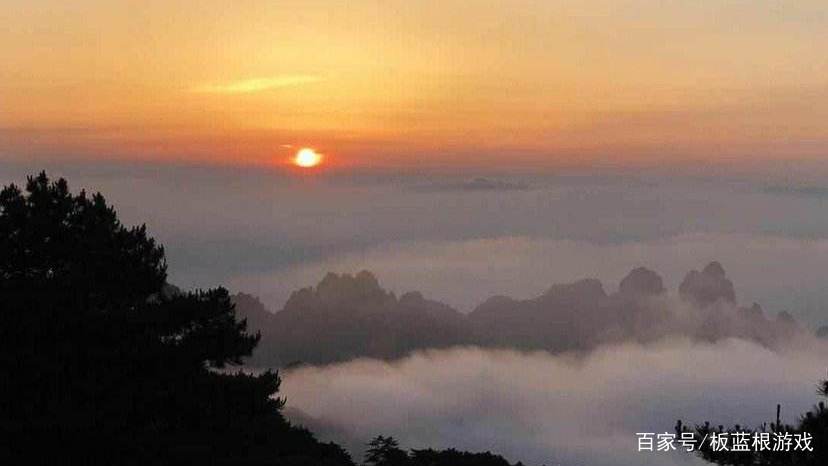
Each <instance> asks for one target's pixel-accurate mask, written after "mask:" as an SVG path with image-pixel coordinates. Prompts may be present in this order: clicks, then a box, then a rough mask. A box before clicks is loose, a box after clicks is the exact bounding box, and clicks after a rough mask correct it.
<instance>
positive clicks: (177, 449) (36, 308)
mask: <svg viewBox="0 0 828 466" xmlns="http://www.w3.org/2000/svg"><path fill="white" fill-rule="evenodd" d="M245 328H246V324H245V322H244V321H238V320H237V319H236V316H235V311H234V308H233V305H232V304H231V303H230V299H229V296H228V293H227V291H226V290H224V289H222V288H218V289H214V290H208V291H199V292H194V293H177V292H174V291H173V289H172V287H170V286H168V285H166V262H165V258H164V250H163V248H162V247H161V246H159V245H158V244H156V242H155V241H154V240H153V239H152V238H151V237H149V236H148V234H147V231H146V228H145V227H144V226H140V227H133V228H127V227H125V226H123V225H122V224H121V223H120V222H119V220H118V218H117V215H116V213H115V211H114V210H113V208H112V207H110V206H109V205H107V203H106V202H105V200H104V198H103V197H102V196H101V195H100V194H96V195H94V196H87V194H86V193H84V192H81V193H80V194H78V195H72V194H71V193H70V192H69V189H68V186H67V183H66V181H65V180H63V179H61V180H58V181H56V182H51V181H50V180H49V179H48V177H47V176H46V174H45V173H41V174H40V175H39V176H37V177H30V178H29V179H28V182H27V185H26V188H25V190H21V189H20V188H18V187H17V186H14V185H11V186H8V187H5V188H4V189H3V190H2V192H0V371H2V372H0V395H1V396H0V403H2V404H0V463H1V464H43V463H51V464H79V463H84V464H98V463H100V464H171V463H175V464H181V463H188V464H189V463H201V464H204V463H210V464H221V463H225V464H226V463H232V464H279V465H311V464H312V465H350V464H353V463H352V462H351V460H350V458H349V457H348V455H347V454H346V453H345V452H344V450H342V449H341V448H339V447H338V446H336V445H333V444H322V443H320V442H318V441H316V440H315V439H314V437H313V436H312V435H311V434H310V433H309V432H308V431H306V430H304V429H299V428H296V427H294V426H291V425H290V424H289V423H288V422H287V421H286V420H285V418H284V417H283V416H282V414H281V413H280V409H281V407H282V405H283V403H284V401H283V400H281V399H278V398H275V397H274V394H276V393H277V392H278V389H279V383H280V380H279V377H278V374H277V373H273V372H265V373H263V374H260V375H247V374H244V373H242V372H238V371H237V372H232V371H230V370H229V368H230V367H232V366H236V365H239V364H241V362H242V358H244V357H245V356H248V355H249V354H250V353H251V351H252V349H253V348H254V347H255V345H256V343H257V342H258V339H259V336H258V335H250V334H248V333H246V332H245Z"/></svg>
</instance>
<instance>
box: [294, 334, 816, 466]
mask: <svg viewBox="0 0 828 466" xmlns="http://www.w3.org/2000/svg"><path fill="white" fill-rule="evenodd" d="M826 354H828V353H826V348H825V347H824V346H822V345H821V344H817V343H815V346H812V347H809V348H798V349H786V350H782V351H771V350H769V349H767V348H764V347H761V346H758V345H756V344H753V343H749V342H746V341H743V340H733V339H731V340H726V341H722V342H719V343H716V344H701V343H692V342H690V341H688V340H674V341H671V342H660V343H657V344H653V345H634V344H625V345H615V346H606V347H602V348H600V349H597V350H595V351H593V352H591V353H589V354H588V355H580V356H576V355H572V354H564V355H551V354H549V353H546V352H529V353H527V352H516V351H506V350H484V349H479V348H454V349H448V350H435V351H425V352H418V353H415V354H413V355H410V356H409V357H406V358H404V359H401V360H398V361H395V362H382V361H377V360H367V359H361V360H355V361H351V362H347V363H343V364H338V365H330V366H325V367H303V368H298V369H293V370H289V371H286V372H284V373H283V378H284V380H283V394H284V395H285V396H286V397H287V400H288V407H289V408H288V410H287V411H286V413H287V414H288V416H289V417H291V418H292V419H293V420H294V421H295V422H299V423H303V424H306V425H308V427H310V428H312V429H314V430H316V431H318V432H320V434H321V435H322V436H323V437H328V438H330V439H332V440H337V441H340V442H342V443H343V444H344V445H347V446H349V447H350V448H351V449H352V453H354V454H355V455H356V456H357V457H359V455H360V454H361V453H362V451H364V443H365V442H366V441H367V440H368V439H370V438H371V437H373V436H375V435H377V434H380V433H382V434H385V435H388V434H390V435H393V436H395V437H396V438H398V439H399V440H400V442H401V444H402V446H404V447H407V448H421V447H426V446H433V447H449V446H454V447H457V448H460V449H469V450H491V451H493V452H496V453H499V454H503V455H505V456H506V457H507V458H510V459H511V460H513V461H517V460H521V461H523V462H525V463H527V464H537V465H540V464H547V465H561V466H580V465H583V466H602V465H607V466H609V465H614V466H641V465H661V466H669V465H676V466H678V465H693V464H703V463H702V462H700V461H698V460H697V459H696V458H695V457H694V456H693V455H689V454H686V453H683V452H676V453H674V454H665V453H650V452H643V453H639V452H637V451H636V449H637V438H636V436H635V433H636V432H653V433H663V432H673V427H674V425H675V422H676V420H677V419H682V420H684V422H686V423H702V422H703V421H711V422H712V423H714V424H718V423H721V424H725V425H732V424H736V423H738V424H741V425H747V426H758V425H760V424H761V423H763V422H768V421H772V420H773V418H774V416H775V407H776V404H777V403H780V404H781V405H782V413H783V420H785V421H788V422H793V421H795V420H796V419H797V418H798V416H799V415H800V414H801V413H803V412H805V411H806V410H808V409H810V407H811V406H812V405H813V404H814V403H815V402H816V401H817V399H818V397H817V395H816V383H817V382H818V381H819V380H820V379H821V378H824V376H825V368H826V366H825V356H826Z"/></svg>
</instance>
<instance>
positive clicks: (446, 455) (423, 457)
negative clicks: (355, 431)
mask: <svg viewBox="0 0 828 466" xmlns="http://www.w3.org/2000/svg"><path fill="white" fill-rule="evenodd" d="M365 464H366V465H367V466H512V465H511V464H509V462H508V461H506V460H505V459H504V458H503V457H502V456H499V455H495V454H492V453H489V452H485V453H469V452H466V451H457V450H455V449H453V448H452V449H448V450H433V449H428V450H411V452H406V451H405V450H403V449H401V448H400V447H399V444H398V443H397V441H396V440H395V439H394V438H393V437H383V436H382V435H380V436H378V437H376V438H374V439H373V440H371V442H369V443H368V450H367V451H366V452H365ZM515 466H522V464H521V463H517V464H516V465H515Z"/></svg>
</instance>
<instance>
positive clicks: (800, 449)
mask: <svg viewBox="0 0 828 466" xmlns="http://www.w3.org/2000/svg"><path fill="white" fill-rule="evenodd" d="M818 392H819V394H820V395H822V396H823V397H828V380H826V381H823V382H821V383H820V387H819V390H818ZM676 434H677V435H678V436H679V437H680V436H681V435H682V434H684V435H690V436H691V437H692V438H693V439H694V441H695V443H696V444H697V445H698V446H699V448H698V450H697V454H698V455H699V456H700V457H701V458H703V459H704V460H706V461H708V462H710V463H714V464H721V465H735V466H753V465H756V466H824V465H826V464H828V409H826V407H825V403H824V402H822V401H820V402H819V403H818V404H817V405H816V406H814V408H813V409H812V410H811V411H808V412H807V413H805V414H803V415H802V416H800V418H799V420H798V421H797V423H796V424H795V425H788V424H783V423H782V422H781V421H780V419H779V406H777V419H776V421H774V422H769V423H765V424H763V425H762V426H760V427H759V428H757V429H746V428H743V427H742V426H739V425H735V426H733V427H730V428H726V427H724V426H723V425H719V426H717V427H714V426H711V425H710V423H709V422H706V423H704V424H702V425H696V426H695V427H693V428H690V427H688V426H685V425H684V424H683V423H682V421H678V423H677V424H676ZM711 439H712V440H711ZM716 439H719V440H718V441H716ZM736 439H741V440H742V441H747V444H746V445H747V451H734V449H733V447H732V446H733V443H732V442H733V441H734V440H736ZM757 439H758V440H757ZM763 439H765V440H767V443H764V444H763V443H762V440H763ZM728 442H730V443H728Z"/></svg>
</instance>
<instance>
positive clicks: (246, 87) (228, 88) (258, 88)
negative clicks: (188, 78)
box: [193, 74, 323, 94]
mask: <svg viewBox="0 0 828 466" xmlns="http://www.w3.org/2000/svg"><path fill="white" fill-rule="evenodd" d="M322 80H323V78H322V77H320V76H313V75H302V74H297V75H282V76H272V77H269V78H253V79H244V80H241V81H233V82H229V83H224V84H207V85H202V86H198V87H195V88H194V89H193V92H197V93H205V94H251V93H254V92H263V91H269V90H271V89H278V88H282V87H291V86H299V85H302V84H310V83H316V82H319V81H322Z"/></svg>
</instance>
